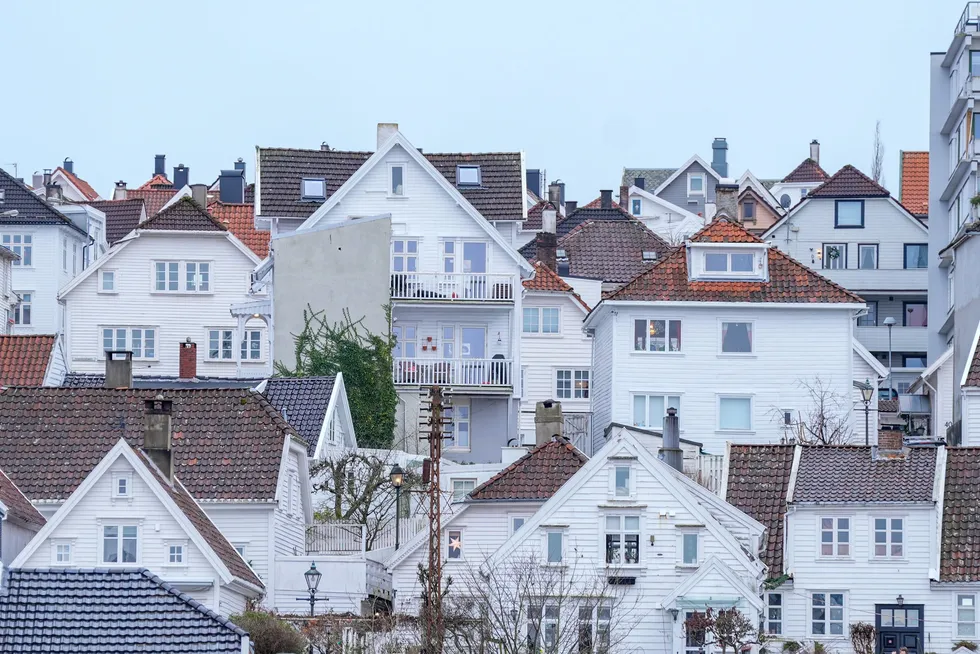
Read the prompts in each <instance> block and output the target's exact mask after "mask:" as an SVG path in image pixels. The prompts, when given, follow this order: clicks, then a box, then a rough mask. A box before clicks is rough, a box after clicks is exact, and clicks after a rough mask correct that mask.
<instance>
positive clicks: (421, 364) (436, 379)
mask: <svg viewBox="0 0 980 654" xmlns="http://www.w3.org/2000/svg"><path fill="white" fill-rule="evenodd" d="M392 374H393V376H394V380H395V384H402V385H411V386H431V385H432V384H439V385H440V386H479V387H484V388H488V389H490V388H493V387H501V388H510V387H512V386H513V385H514V362H513V360H511V359H504V358H499V359H434V358H429V359H420V358H414V359H409V358H396V359H395V360H394V366H393V370H392Z"/></svg>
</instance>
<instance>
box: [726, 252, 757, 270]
mask: <svg viewBox="0 0 980 654" xmlns="http://www.w3.org/2000/svg"><path fill="white" fill-rule="evenodd" d="M754 259H755V257H754V256H753V255H751V254H745V253H739V254H732V272H752V270H753V263H754Z"/></svg>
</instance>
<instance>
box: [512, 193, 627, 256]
mask: <svg viewBox="0 0 980 654" xmlns="http://www.w3.org/2000/svg"><path fill="white" fill-rule="evenodd" d="M606 220H618V221H635V220H636V219H635V218H634V217H633V216H631V215H630V214H629V212H627V211H626V210H625V209H623V208H622V207H620V206H619V205H618V204H615V203H613V206H612V208H610V209H602V208H598V209H593V208H586V207H579V208H578V209H576V210H575V211H573V212H571V213H570V214H568V215H567V216H564V217H561V218H559V220H558V225H557V227H556V229H555V234H556V235H557V236H558V238H559V239H561V237H562V236H565V235H566V234H568V233H569V232H570V231H572V230H573V229H575V228H576V227H578V226H579V225H581V224H582V223H585V222H590V221H591V222H598V221H606ZM559 247H560V246H559ZM519 252H520V253H521V255H523V256H524V258H525V259H527V260H528V261H531V260H532V259H536V258H537V254H538V247H537V244H536V243H535V242H534V241H533V240H532V241H531V242H530V243H527V244H525V245H524V247H522V248H521V249H520V250H519Z"/></svg>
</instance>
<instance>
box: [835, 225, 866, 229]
mask: <svg viewBox="0 0 980 654" xmlns="http://www.w3.org/2000/svg"><path fill="white" fill-rule="evenodd" d="M834 229H864V225H834Z"/></svg>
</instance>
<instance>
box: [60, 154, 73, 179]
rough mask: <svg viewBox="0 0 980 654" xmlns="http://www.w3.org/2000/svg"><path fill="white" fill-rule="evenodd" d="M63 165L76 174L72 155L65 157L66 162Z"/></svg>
mask: <svg viewBox="0 0 980 654" xmlns="http://www.w3.org/2000/svg"><path fill="white" fill-rule="evenodd" d="M61 167H62V168H64V169H65V170H67V171H68V172H69V173H71V174H72V175H74V174H75V162H74V161H72V160H71V157H65V162H64V164H62V166H61Z"/></svg>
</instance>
